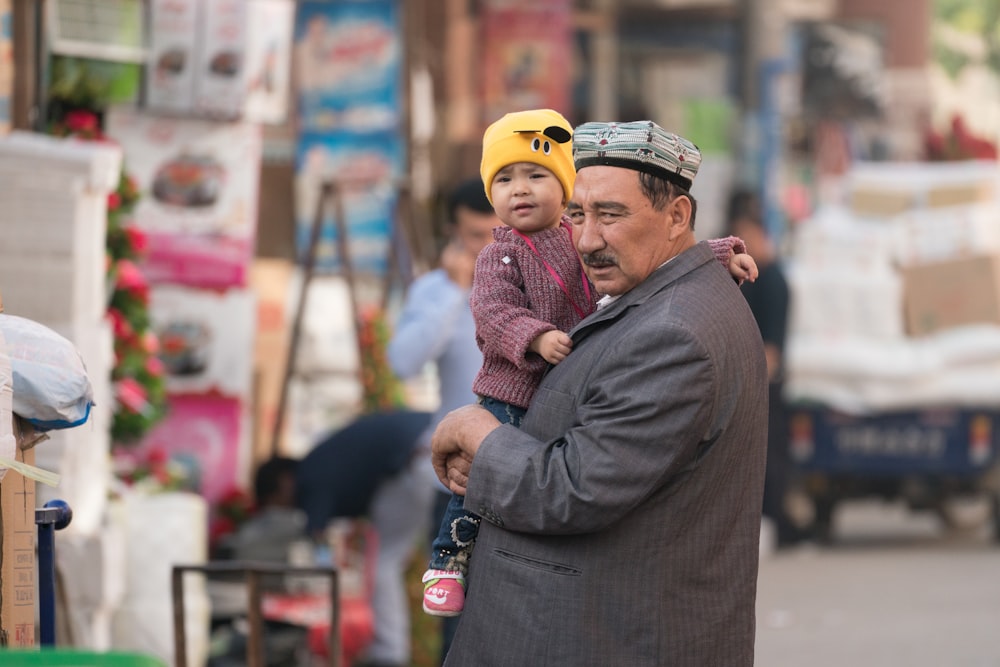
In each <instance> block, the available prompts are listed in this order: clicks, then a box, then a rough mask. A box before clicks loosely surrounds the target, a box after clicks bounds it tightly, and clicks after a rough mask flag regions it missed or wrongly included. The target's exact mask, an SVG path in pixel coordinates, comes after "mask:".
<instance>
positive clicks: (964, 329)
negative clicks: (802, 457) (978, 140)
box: [786, 162, 1000, 413]
mask: <svg viewBox="0 0 1000 667" xmlns="http://www.w3.org/2000/svg"><path fill="white" fill-rule="evenodd" d="M793 241H794V242H793V244H792V248H793V252H792V256H791V261H790V262H789V264H790V267H789V269H790V270H789V271H788V276H789V286H790V288H791V291H792V312H791V318H790V330H789V339H788V350H787V355H786V360H787V375H788V379H787V382H786V395H787V397H788V398H789V399H791V400H795V401H798V400H805V401H815V402H819V403H824V404H826V405H829V406H831V407H834V408H837V409H840V410H843V411H846V412H852V413H859V412H873V411H883V410H894V409H918V408H924V407H934V406H942V405H965V406H975V407H989V406H994V405H1000V398H998V397H1000V381H995V380H993V378H994V377H996V376H997V370H998V369H1000V353H998V347H1000V169H998V166H997V164H996V163H995V162H953V163H922V164H921V163H913V164H892V163H872V164H863V165H858V166H855V167H854V168H853V169H852V171H851V172H850V173H849V174H848V176H847V179H846V197H845V200H844V202H843V203H842V204H841V205H839V206H838V205H828V206H825V207H823V208H822V209H821V210H819V211H817V212H816V214H815V215H814V216H813V217H812V219H810V220H808V221H806V222H804V223H802V225H801V226H800V228H799V229H798V230H797V231H796V233H795V235H794V239H793Z"/></svg>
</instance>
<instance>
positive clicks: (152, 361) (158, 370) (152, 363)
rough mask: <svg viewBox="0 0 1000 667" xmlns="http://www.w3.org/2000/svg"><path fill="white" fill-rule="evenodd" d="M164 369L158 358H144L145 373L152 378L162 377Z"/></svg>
mask: <svg viewBox="0 0 1000 667" xmlns="http://www.w3.org/2000/svg"><path fill="white" fill-rule="evenodd" d="M165 370H166V367H165V366H164V365H163V362H162V361H160V358H159V357H153V356H150V357H146V372H147V373H149V374H150V375H152V376H153V377H162V376H163V372H164V371H165Z"/></svg>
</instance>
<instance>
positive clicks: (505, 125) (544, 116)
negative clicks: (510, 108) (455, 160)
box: [479, 109, 576, 203]
mask: <svg viewBox="0 0 1000 667" xmlns="http://www.w3.org/2000/svg"><path fill="white" fill-rule="evenodd" d="M572 139H573V128H572V127H571V126H570V124H569V121H567V120H566V119H565V118H563V117H562V114H560V113H559V112H557V111H553V110H552V109H532V110H530V111H517V112H515V113H509V114H507V115H505V116H504V117H503V118H501V119H500V120H498V121H496V122H495V123H493V124H492V125H490V126H489V127H488V128H486V133H485V134H484V135H483V159H482V163H481V164H480V166H479V173H480V175H481V176H482V177H483V186H484V187H485V188H486V196H487V197H489V198H490V202H491V203H492V201H493V199H492V195H491V193H490V189H491V186H492V184H493V179H494V178H495V177H496V175H497V172H498V171H500V170H501V169H503V168H504V167H506V166H508V165H511V164H514V163H516V162H530V163H532V164H537V165H540V166H542V167H545V168H546V169H548V170H549V171H551V172H552V173H553V174H555V177H556V178H558V179H559V182H560V183H561V184H562V187H563V199H564V200H565V201H569V198H570V197H571V196H572V195H573V183H574V182H575V181H576V169H575V168H574V167H573V144H572Z"/></svg>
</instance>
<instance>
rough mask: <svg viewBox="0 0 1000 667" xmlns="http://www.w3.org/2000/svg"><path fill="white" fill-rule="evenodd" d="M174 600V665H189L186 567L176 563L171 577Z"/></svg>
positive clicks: (185, 666) (180, 666)
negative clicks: (185, 598)
mask: <svg viewBox="0 0 1000 667" xmlns="http://www.w3.org/2000/svg"><path fill="white" fill-rule="evenodd" d="M170 587H171V592H172V596H173V601H174V667H187V636H186V633H185V628H184V568H182V567H181V566H179V565H175V566H174V568H173V572H172V573H171V578H170Z"/></svg>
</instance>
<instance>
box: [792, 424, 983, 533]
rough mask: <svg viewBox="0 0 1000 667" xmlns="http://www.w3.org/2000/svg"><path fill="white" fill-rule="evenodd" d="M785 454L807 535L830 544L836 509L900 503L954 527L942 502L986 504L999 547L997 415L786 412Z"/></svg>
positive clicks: (951, 518) (946, 506)
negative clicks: (806, 502)
mask: <svg viewBox="0 0 1000 667" xmlns="http://www.w3.org/2000/svg"><path fill="white" fill-rule="evenodd" d="M787 409H788V427H789V434H788V435H789V451H790V454H791V460H792V462H793V466H794V472H795V477H796V480H797V486H798V487H799V488H800V489H801V490H802V491H803V492H805V493H806V494H807V495H808V496H809V498H810V499H811V500H812V503H813V508H814V515H813V526H812V528H813V530H814V532H815V534H816V535H817V537H819V538H820V539H821V540H825V541H829V539H830V538H831V524H832V518H833V511H834V508H835V507H836V505H837V503H838V502H840V501H842V500H845V499H849V498H858V497H873V496H874V497H881V498H884V499H886V500H896V499H902V500H905V501H906V503H907V504H908V505H909V507H910V508H912V509H915V510H923V509H931V510H935V511H937V512H938V513H939V514H940V515H941V517H942V519H944V521H945V522H946V523H948V524H951V523H953V522H954V519H953V517H952V516H951V514H950V512H949V501H950V500H952V499H955V498H960V497H971V496H978V497H983V496H985V497H986V498H988V499H989V504H990V507H991V510H992V515H991V517H992V518H991V522H992V529H993V535H994V539H995V540H996V541H1000V409H997V408H989V409H974V408H968V407H942V408H933V409H920V410H906V411H899V412H887V413H877V414H871V415H850V414H845V413H843V412H838V411H836V410H833V409H831V408H829V407H825V406H821V405H796V404H793V405H789V406H788V408H787Z"/></svg>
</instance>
